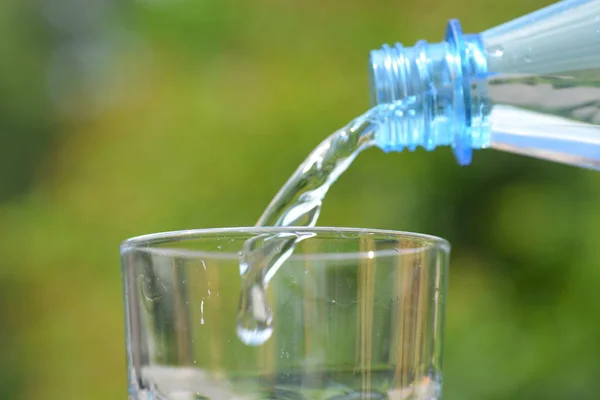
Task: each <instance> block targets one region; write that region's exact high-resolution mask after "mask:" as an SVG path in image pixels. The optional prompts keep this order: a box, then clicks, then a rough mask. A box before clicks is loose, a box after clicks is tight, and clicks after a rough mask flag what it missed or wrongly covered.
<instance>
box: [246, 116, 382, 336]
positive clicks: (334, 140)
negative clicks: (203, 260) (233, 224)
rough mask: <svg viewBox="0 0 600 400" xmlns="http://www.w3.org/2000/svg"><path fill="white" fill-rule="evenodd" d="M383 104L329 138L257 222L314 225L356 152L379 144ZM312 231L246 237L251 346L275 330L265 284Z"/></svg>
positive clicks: (247, 306)
mask: <svg viewBox="0 0 600 400" xmlns="http://www.w3.org/2000/svg"><path fill="white" fill-rule="evenodd" d="M380 111H381V109H380V108H373V109H371V110H369V111H368V112H366V113H365V114H363V115H361V116H360V117H358V118H356V119H354V120H353V121H352V122H350V123H349V124H348V125H346V126H345V127H343V128H341V129H339V130H337V131H336V132H334V133H333V134H332V135H331V136H329V137H328V138H327V139H325V140H324V141H323V142H322V143H321V144H319V146H317V148H316V149H315V150H313V152H312V153H311V154H310V155H309V156H308V158H307V159H306V160H305V161H304V162H303V163H302V164H300V166H299V167H298V169H297V170H296V171H295V172H294V174H293V175H292V176H291V177H290V179H289V180H288V181H287V182H286V183H285V185H284V186H283V187H282V188H281V190H280V191H279V192H278V193H277V195H276V196H275V197H274V198H273V200H272V201H271V203H270V204H269V206H268V207H267V209H266V210H265V212H264V213H263V215H262V216H261V217H260V219H259V220H258V222H257V224H256V225H257V226H315V224H316V222H317V219H318V218H319V214H320V212H321V205H322V201H323V199H324V197H325V195H326V194H327V191H328V190H329V188H330V187H331V185H332V184H333V183H334V182H335V181H336V180H337V179H338V178H339V177H340V175H341V174H342V173H344V171H346V169H348V167H349V166H350V164H352V162H353V161H354V159H355V158H356V156H358V154H359V153H361V152H362V151H363V150H365V149H367V148H369V147H372V146H373V145H374V144H375V134H376V132H377V129H378V127H379V126H380V125H381V124H380V118H379V117H380V115H381V113H380ZM311 236H312V235H310V234H299V233H285V234H277V235H272V234H265V235H260V236H257V237H254V238H251V239H249V240H247V241H246V243H245V244H244V249H243V251H242V252H241V255H240V275H241V278H242V289H241V294H240V304H239V310H238V321H237V333H238V336H239V338H240V339H241V340H242V341H243V342H244V343H246V344H248V345H253V346H256V345H260V344H262V343H264V342H266V341H267V340H268V339H269V338H270V336H271V334H272V332H273V314H272V312H271V308H270V307H269V302H268V301H267V297H266V287H267V285H268V284H269V281H270V280H271V278H272V277H273V276H274V275H275V274H276V273H277V270H278V269H279V268H280V267H281V266H282V265H283V264H284V263H285V261H286V260H287V259H288V258H289V257H290V256H291V255H292V253H293V252H294V248H295V247H296V245H297V244H298V243H300V242H301V241H302V240H305V239H307V238H309V237H311Z"/></svg>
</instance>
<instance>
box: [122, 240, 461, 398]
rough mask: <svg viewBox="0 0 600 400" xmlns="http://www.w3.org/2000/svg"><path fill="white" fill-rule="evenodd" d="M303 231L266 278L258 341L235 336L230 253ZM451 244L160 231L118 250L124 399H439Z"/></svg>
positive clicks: (235, 276) (236, 268) (235, 257)
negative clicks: (263, 324) (267, 325)
mask: <svg viewBox="0 0 600 400" xmlns="http://www.w3.org/2000/svg"><path fill="white" fill-rule="evenodd" d="M289 233H299V234H307V233H310V238H308V239H306V240H304V241H302V242H300V243H299V244H298V245H297V247H296V249H295V251H294V253H293V255H292V256H291V257H290V258H289V259H288V260H287V261H286V262H285V263H284V264H283V265H282V266H281V268H279V270H278V272H277V273H276V274H275V275H274V276H273V277H272V278H271V280H270V283H269V285H268V287H267V290H266V297H267V301H268V304H269V306H270V309H271V311H272V313H273V332H272V335H271V337H270V339H269V340H268V341H266V342H265V343H264V344H262V345H259V346H249V345H247V344H245V343H244V342H242V341H241V340H240V339H239V338H238V336H237V333H236V323H237V311H238V307H239V299H240V288H241V280H240V263H239V259H240V255H241V251H242V249H243V244H244V242H245V241H246V240H248V239H250V238H253V237H256V236H257V235H285V234H289ZM449 250H450V246H449V244H448V243H447V242H446V241H444V240H443V239H439V238H436V237H432V236H426V235H420V234H413V233H404V232H392V231H381V230H365V229H348V228H224V229H207V230H193V231H182V232H172V233H160V234H153V235H147V236H141V237H137V238H133V239H130V240H127V241H126V242H125V243H124V244H123V245H122V247H121V256H122V267H123V280H124V296H125V317H126V336H127V339H126V343H127V366H128V377H129V399H130V400H133V399H135V400H142V399H143V400H150V399H152V400H167V399H168V400H187V399H190V400H191V399H195V400H197V399H211V400H233V399H240V400H241V399H248V400H250V399H257V400H258V399H290V400H291V399H294V400H301V399H306V400H311V399H315V400H316V399H329V400H345V399H346V400H351V399H371V400H376V399H391V400H400V399H427V400H433V399H439V398H440V390H441V372H442V335H443V325H444V309H445V296H446V280H447V272H448V271H447V269H448V255H449Z"/></svg>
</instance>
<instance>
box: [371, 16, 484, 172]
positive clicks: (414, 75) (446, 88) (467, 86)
mask: <svg viewBox="0 0 600 400" xmlns="http://www.w3.org/2000/svg"><path fill="white" fill-rule="evenodd" d="M370 65H371V67H370V86H371V101H372V103H374V105H382V111H381V121H382V126H381V128H380V129H379V132H378V133H377V134H376V138H375V142H376V144H377V145H378V146H379V147H381V148H382V149H384V150H385V151H401V150H403V149H404V148H409V149H411V150H414V149H415V148H416V147H417V146H422V147H424V148H426V149H427V150H433V149H434V148H436V147H437V146H452V148H453V150H454V154H455V156H456V159H457V161H458V163H459V164H461V165H468V164H469V163H470V162H471V152H472V149H473V148H476V149H477V148H483V147H487V146H488V145H489V141H490V134H489V121H488V116H489V112H490V104H489V100H488V96H487V76H488V71H487V60H486V55H485V49H484V46H483V42H482V40H481V37H480V35H463V34H462V31H461V28H460V25H459V23H458V21H455V20H453V21H450V22H449V23H448V28H447V31H446V38H445V40H444V41H443V42H441V43H434V44H428V43H427V42H425V41H420V42H418V43H417V44H416V45H415V46H413V47H406V48H405V47H403V46H402V45H400V44H396V45H394V46H393V47H390V46H388V45H384V46H383V47H382V48H381V49H380V50H373V51H372V52H371V55H370Z"/></svg>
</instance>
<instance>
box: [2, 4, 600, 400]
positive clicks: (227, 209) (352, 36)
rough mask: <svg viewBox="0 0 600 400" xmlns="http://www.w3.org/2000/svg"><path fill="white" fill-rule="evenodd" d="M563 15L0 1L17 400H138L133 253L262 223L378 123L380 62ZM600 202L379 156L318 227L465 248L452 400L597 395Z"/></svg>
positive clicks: (8, 285) (478, 160) (415, 7)
mask: <svg viewBox="0 0 600 400" xmlns="http://www.w3.org/2000/svg"><path fill="white" fill-rule="evenodd" d="M547 3H548V1H547V0H545V1H541V0H535V1H529V2H521V1H518V0H507V1H504V2H498V1H492V0H481V1H478V2H472V1H467V0H455V1H437V0H433V1H427V2H423V1H413V0H408V1H404V2H400V1H390V0H382V1H378V2H369V1H364V0H363V1H357V0H348V1H343V2H342V1H330V2H316V1H314V0H307V1H282V2H273V1H265V0H256V1H253V2H234V1H230V0H221V1H216V0H206V1H196V2H193V1H189V0H172V1H166V0H138V1H135V2H128V3H122V2H116V1H114V0H101V1H97V2H80V1H77V0H45V1H39V2H22V1H19V0H4V1H2V2H0V33H1V34H0V54H1V56H0V86H1V87H2V89H3V94H4V95H3V96H2V99H0V129H1V132H2V138H3V140H2V145H1V146H0V182H1V185H0V254H1V255H2V258H1V259H2V268H0V315H2V323H1V324H0V398H2V399H15V400H18V399H34V398H44V399H61V400H69V399H73V400H75V399H81V398H82V397H85V398H86V399H90V400H93V399H99V400H100V399H108V398H114V399H117V398H125V396H126V381H125V359H124V357H125V356H124V354H125V349H124V339H123V337H124V335H123V310H122V302H121V277H120V271H119V257H118V245H119V243H120V242H121V241H122V240H123V239H125V238H127V237H129V236H133V235H137V234H141V233H148V232H154V231H165V230H175V229H186V228H199V227H219V226H239V225H252V224H253V223H254V221H255V220H256V219H257V218H258V216H259V215H260V213H261V212H262V209H263V208H264V207H265V206H266V204H267V203H268V202H269V200H270V198H271V197H272V196H273V195H274V194H275V192H276V191H277V190H278V188H279V187H280V185H281V184H282V183H283V182H284V181H285V180H286V179H287V177H288V176H289V175H290V174H291V172H292V171H293V170H294V169H295V167H296V166H297V165H298V164H299V163H300V162H301V161H302V160H303V158H304V157H305V156H306V155H307V154H308V153H309V152H310V151H311V150H312V148H313V147H314V146H315V145H316V144H317V143H318V142H319V141H320V140H322V139H323V138H324V137H325V136H326V135H328V134H329V133H330V132H332V131H333V130H334V129H336V128H338V127H340V126H342V125H344V124H345V123H346V122H347V121H349V120H350V119H351V118H353V117H354V116H356V115H358V114H359V113H361V112H363V111H364V110H365V109H366V107H367V105H368V104H367V101H368V100H367V99H368V96H367V74H366V68H365V65H366V57H367V51H368V50H369V49H371V48H376V47H379V46H380V45H381V44H382V43H385V42H394V41H401V42H403V43H407V44H410V43H413V42H414V41H416V40H417V39H420V38H426V39H427V40H438V39H439V38H441V37H442V35H443V31H444V27H445V22H446V20H447V19H448V18H450V17H457V18H460V19H461V21H462V23H463V26H464V28H465V29H466V30H468V31H480V30H483V29H486V28H487V27H490V26H494V25H496V24H498V23H501V22H504V21H507V20H509V19H512V18H514V17H517V16H519V15H522V14H524V13H527V12H529V11H532V10H534V9H536V8H539V7H541V6H543V5H546V4H547ZM357 188H360V190H357ZM599 198H600V175H599V174H596V173H593V172H589V171H584V170H579V169H576V168H572V167H566V166H561V165H551V164H549V163H546V162H541V161H536V160H531V159H526V158H522V157H518V156H512V155H506V154H499V153H495V152H493V151H489V152H488V151H485V152H480V153H476V154H475V159H474V162H473V165H472V166H471V167H469V168H459V167H458V166H456V164H455V162H454V159H453V157H452V155H451V152H450V151H449V150H440V151H436V152H435V153H426V152H424V151H417V152H416V153H403V154H395V155H388V156H385V157H384V156H383V153H382V152H380V151H377V150H372V151H369V152H367V153H365V154H364V155H361V157H359V159H358V160H357V161H356V164H355V165H354V166H353V167H352V168H351V169H350V171H349V172H348V173H347V174H346V175H344V176H343V177H342V178H341V179H340V181H339V183H338V184H336V185H335V186H334V188H333V189H332V193H331V195H330V196H329V198H328V199H327V202H326V204H325V208H324V211H323V215H322V219H321V222H320V224H321V225H340V226H364V227H373V228H392V229H401V230H411V231H418V232H425V233H430V234H435V235H439V236H443V237H445V238H447V239H449V240H450V241H451V242H452V244H453V259H452V267H451V278H450V294H449V298H448V299H449V302H448V316H447V334H446V342H445V343H446V351H445V356H446V358H445V359H446V368H445V388H444V393H445V394H444V399H448V400H452V399H460V400H471V399H472V400H485V399H489V400H495V399H513V400H514V399H593V398H597V393H598V392H599V391H600V381H599V380H598V379H597V378H598V377H599V376H600V363H598V362H597V360H598V359H599V358H600V350H599V349H598V348H597V346H596V345H595V343H596V342H597V338H598V337H599V336H600V302H599V301H598V299H597V297H596V293H597V292H598V291H600V259H599V258H597V257H596V255H597V244H596V242H597V240H598V238H600V206H599V204H600V203H599V201H598V199H599ZM235 301H237V299H236V300H235Z"/></svg>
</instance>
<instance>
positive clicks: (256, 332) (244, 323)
mask: <svg viewBox="0 0 600 400" xmlns="http://www.w3.org/2000/svg"><path fill="white" fill-rule="evenodd" d="M272 323H273V318H272V316H271V310H270V308H269V305H268V304H267V299H266V295H265V290H264V287H263V286H259V285H256V284H253V285H251V286H250V287H249V288H246V287H242V290H241V294H240V310H239V314H238V322H237V334H238V337H239V338H240V340H241V341H242V342H244V343H245V344H247V345H249V346H260V345H261V344H264V343H265V342H266V341H267V340H269V338H270V337H271V334H272V333H273V326H272Z"/></svg>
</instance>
